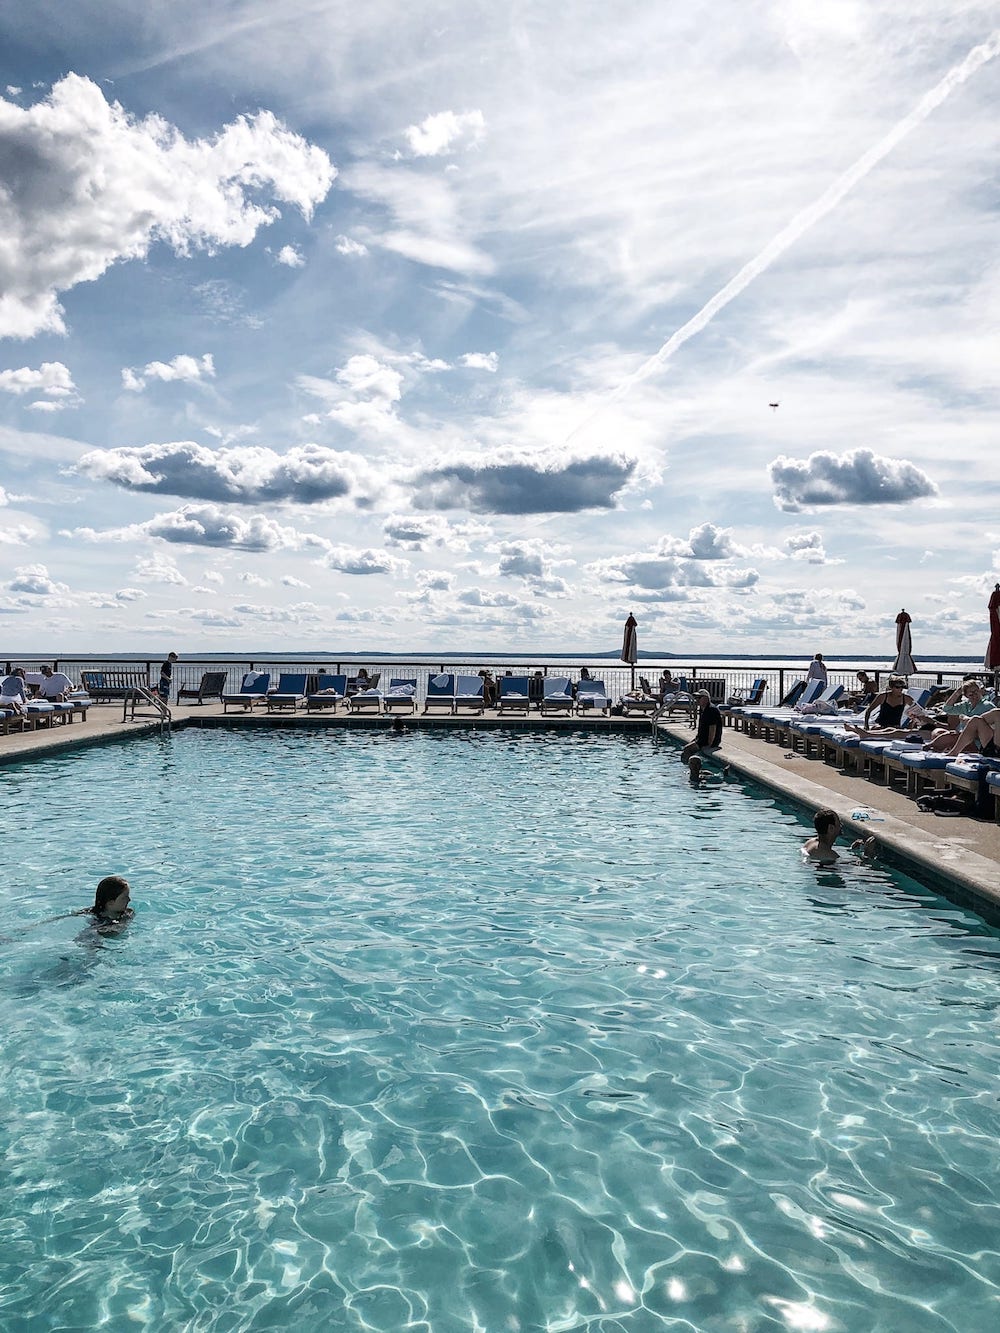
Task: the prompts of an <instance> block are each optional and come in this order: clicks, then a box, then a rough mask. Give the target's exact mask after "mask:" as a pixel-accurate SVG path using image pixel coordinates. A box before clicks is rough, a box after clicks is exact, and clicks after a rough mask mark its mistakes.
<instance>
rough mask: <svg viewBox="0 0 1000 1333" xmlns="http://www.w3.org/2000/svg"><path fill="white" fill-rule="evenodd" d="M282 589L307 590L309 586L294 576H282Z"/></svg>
mask: <svg viewBox="0 0 1000 1333" xmlns="http://www.w3.org/2000/svg"><path fill="white" fill-rule="evenodd" d="M281 584H282V587H284V588H308V587H309V584H308V583H306V582H304V581H303V580H302V579H297V578H296V577H295V575H294V574H284V575H283V576H282V579H281Z"/></svg>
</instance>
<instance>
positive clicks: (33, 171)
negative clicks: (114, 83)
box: [0, 74, 336, 338]
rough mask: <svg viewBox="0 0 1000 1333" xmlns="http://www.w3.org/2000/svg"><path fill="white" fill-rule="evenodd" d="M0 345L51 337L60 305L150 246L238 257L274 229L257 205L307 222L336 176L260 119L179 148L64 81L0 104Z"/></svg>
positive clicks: (99, 95) (84, 87)
mask: <svg viewBox="0 0 1000 1333" xmlns="http://www.w3.org/2000/svg"><path fill="white" fill-rule="evenodd" d="M0 159H2V161H3V163H4V169H3V184H4V188H3V191H2V192H0V234H2V235H3V237H4V245H3V247H2V248H0V293H3V294H2V296H0V335H2V336H8V337H19V338H27V337H31V336H33V335H34V334H37V333H41V332H46V331H48V332H60V333H61V332H64V331H65V326H64V324H63V311H62V308H61V307H60V305H59V301H58V296H59V293H60V292H64V291H68V290H69V289H70V288H71V287H75V286H76V285H77V284H78V283H81V282H88V281H93V280H94V279H95V278H98V277H100V276H101V274H102V273H104V272H105V271H106V270H107V269H108V268H109V267H110V266H111V265H112V264H114V263H116V262H118V261H120V260H126V259H137V258H142V257H144V256H145V255H146V254H147V253H148V251H149V248H150V246H151V245H152V244H153V243H154V242H156V241H163V242H165V243H166V244H168V245H170V246H172V247H173V249H174V251H175V252H176V253H177V254H180V255H184V254H187V253H190V252H191V251H192V250H194V249H205V250H211V249H213V248H215V247H217V246H223V245H240V246H246V245H249V243H250V242H251V241H252V240H253V238H254V236H255V235H256V234H257V231H258V230H259V229H260V228H261V227H263V226H267V225H268V224H269V223H271V222H273V221H274V220H275V219H276V218H277V217H279V216H280V212H279V209H278V208H277V207H276V206H275V205H274V204H271V203H268V202H267V200H266V196H267V194H268V193H270V195H271V196H272V197H273V198H274V199H277V200H279V201H281V202H283V203H288V204H291V205H293V206H294V207H296V208H298V209H299V210H300V211H301V212H302V213H303V215H304V216H306V217H309V216H311V214H312V210H313V209H314V208H315V206H316V204H318V203H319V202H320V200H322V199H323V198H325V196H326V194H327V193H328V191H329V189H330V186H331V185H332V183H333V180H334V177H335V176H336V171H335V169H334V167H333V165H332V163H331V162H330V159H329V158H328V157H327V155H326V153H324V152H323V150H322V149H320V148H318V147H316V146H315V145H313V144H309V143H307V142H306V140H305V139H303V138H302V137H301V136H299V135H297V134H293V133H292V132H291V131H290V130H288V129H287V128H286V127H285V126H284V125H283V124H282V123H281V122H280V121H279V120H278V119H277V118H276V117H275V116H274V115H273V114H272V113H271V112H269V111H261V112H258V113H257V114H255V115H252V116H239V117H237V119H236V120H235V121H233V122H231V123H230V124H228V125H226V126H225V127H224V128H223V129H222V130H221V131H220V132H219V133H217V134H215V135H214V136H212V137H211V138H205V139H196V140H189V139H186V138H185V137H184V135H183V134H181V132H180V131H179V130H178V129H177V128H176V127H175V126H173V125H170V124H169V123H168V122H167V121H166V120H164V119H163V118H162V117H160V116H156V115H151V116H147V117H145V118H142V119H140V118H138V117H134V116H131V115H129V113H128V112H127V111H126V110H125V109H124V108H123V107H122V106H121V105H120V104H119V103H117V102H111V103H109V102H108V101H106V99H105V97H104V94H103V92H102V91H101V89H100V88H99V87H98V85H97V84H96V83H93V82H92V81H91V80H90V79H86V78H81V77H80V76H78V75H76V74H68V75H67V76H66V77H65V78H63V79H61V80H60V81H59V82H58V83H56V84H55V85H54V86H53V88H52V91H51V93H50V95H49V97H48V98H47V99H46V100H45V101H42V102H38V103H36V104H35V105H33V106H30V107H27V108H23V107H21V106H19V105H17V104H16V103H14V102H10V101H7V100H5V99H3V98H0Z"/></svg>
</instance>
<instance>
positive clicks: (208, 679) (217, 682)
mask: <svg viewBox="0 0 1000 1333" xmlns="http://www.w3.org/2000/svg"><path fill="white" fill-rule="evenodd" d="M228 674H229V673H228V672H227V671H206V672H205V673H204V674H203V675H202V678H201V683H200V684H199V685H197V686H193V685H185V686H183V687H182V688H181V689H179V690H178V691H177V702H178V703H180V701H181V700H182V699H193V700H194V701H195V703H199V704H203V703H204V702H205V700H206V699H218V700H219V702H220V703H221V702H222V696H223V694H224V693H225V690H226V676H227V675H228Z"/></svg>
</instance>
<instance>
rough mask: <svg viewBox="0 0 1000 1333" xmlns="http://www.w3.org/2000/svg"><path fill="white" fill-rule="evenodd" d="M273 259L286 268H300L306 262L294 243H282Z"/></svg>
mask: <svg viewBox="0 0 1000 1333" xmlns="http://www.w3.org/2000/svg"><path fill="white" fill-rule="evenodd" d="M275 259H276V260H277V262H278V263H279V264H284V265H285V267H286V268H302V267H303V266H304V265H305V262H306V261H305V256H304V255H303V253H302V251H301V250H299V249H297V248H296V247H295V246H294V245H283V246H282V247H281V249H280V250H279V251H278V253H277V254H276V255H275Z"/></svg>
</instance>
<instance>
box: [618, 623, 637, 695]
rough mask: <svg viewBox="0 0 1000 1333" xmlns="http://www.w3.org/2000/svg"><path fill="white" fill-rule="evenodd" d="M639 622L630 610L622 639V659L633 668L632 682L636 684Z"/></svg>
mask: <svg viewBox="0 0 1000 1333" xmlns="http://www.w3.org/2000/svg"><path fill="white" fill-rule="evenodd" d="M638 629H639V622H638V621H637V620H636V618H635V616H634V615H633V614H632V612H631V611H630V612H629V613H628V620H626V621H625V637H624V638H623V639H622V661H623V662H628V663H629V665H630V666H631V668H632V684H633V686H634V685H635V664H636V662H638V660H639V635H638Z"/></svg>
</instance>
